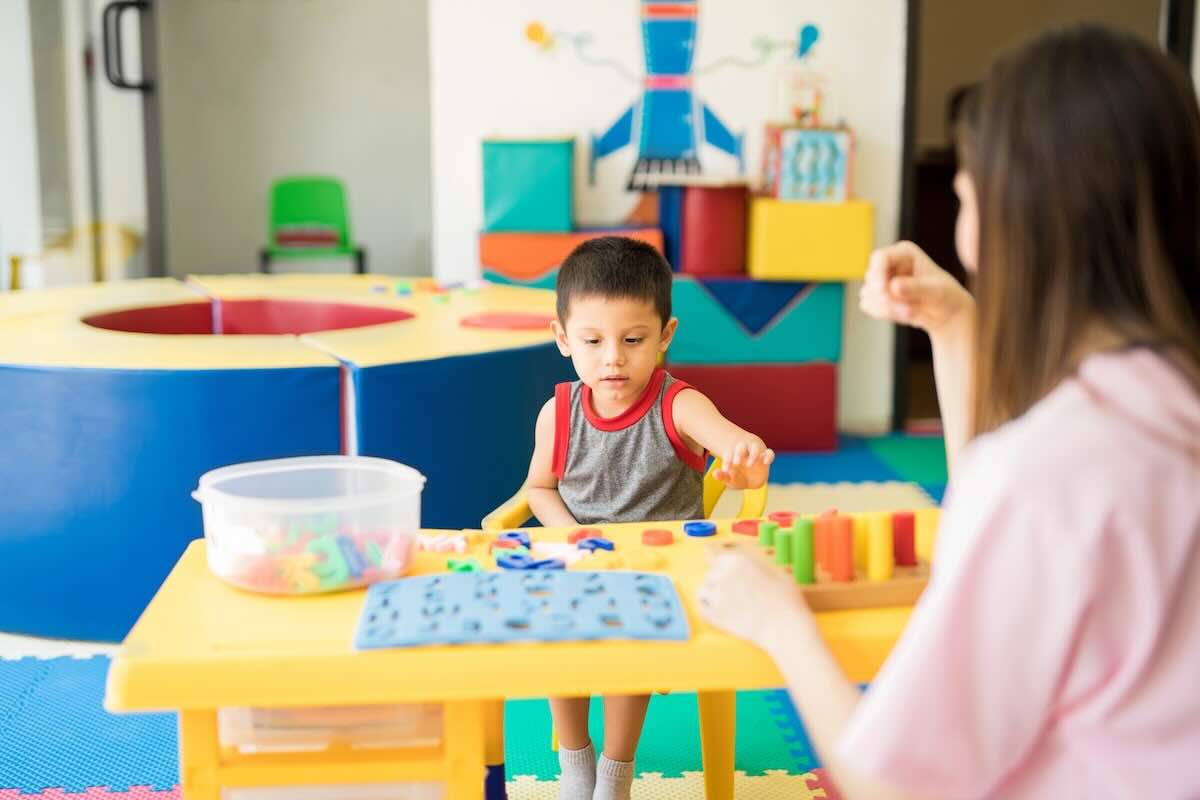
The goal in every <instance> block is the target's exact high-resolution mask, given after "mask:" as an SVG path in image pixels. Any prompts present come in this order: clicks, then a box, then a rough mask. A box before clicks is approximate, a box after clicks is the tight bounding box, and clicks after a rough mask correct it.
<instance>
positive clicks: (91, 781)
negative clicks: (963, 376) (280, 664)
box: [0, 435, 946, 800]
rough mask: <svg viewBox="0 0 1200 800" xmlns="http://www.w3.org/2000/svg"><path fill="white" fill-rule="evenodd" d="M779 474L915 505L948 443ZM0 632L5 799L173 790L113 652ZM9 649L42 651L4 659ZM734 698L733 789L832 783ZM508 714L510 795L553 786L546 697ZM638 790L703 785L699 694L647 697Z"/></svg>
mask: <svg viewBox="0 0 1200 800" xmlns="http://www.w3.org/2000/svg"><path fill="white" fill-rule="evenodd" d="M771 482H772V486H771V491H770V493H769V500H770V503H769V508H772V509H774V508H794V509H795V510H821V509H823V508H825V507H831V506H836V507H839V508H842V509H843V510H847V511H854V510H859V507H860V506H864V508H878V509H880V510H882V509H883V507H884V506H887V507H896V508H901V507H905V506H908V507H919V506H920V505H924V504H928V503H936V502H940V501H941V498H942V494H943V492H944V490H945V485H946V458H945V449H944V447H943V445H942V440H941V438H940V437H922V436H907V435H894V436H887V437H880V438H858V437H842V439H841V441H840V444H839V449H838V451H836V452H833V453H786V454H780V456H779V458H778V459H777V461H776V463H775V465H774V467H773V468H772V471H771ZM881 504H883V505H881ZM810 506H811V508H810ZM0 645H3V646H0V800H17V798H21V799H22V800H28V798H54V799H55V800H68V799H70V798H84V799H88V800H101V799H102V798H124V800H160V799H161V800H167V799H170V800H178V798H179V792H178V789H177V787H176V784H177V781H178V772H177V770H178V762H177V756H176V737H175V718H174V715H173V714H136V715H119V716H118V715H112V714H108V713H107V712H106V711H104V710H103V708H102V707H101V700H102V698H103V695H104V679H105V673H106V670H107V667H108V658H107V657H106V656H104V655H91V656H90V657H50V656H54V655H55V654H57V653H72V654H76V655H85V656H86V655H88V654H89V653H91V652H95V651H94V649H89V647H88V646H85V645H80V646H78V647H72V646H71V645H69V644H66V645H62V644H60V643H51V642H43V641H42V640H31V642H29V643H26V644H16V645H11V644H7V643H6V642H3V641H0ZM5 654H9V655H13V654H15V655H31V656H36V657H26V658H18V659H17V660H7V661H6V660H3V656H4V655H5ZM737 708H738V729H737V764H738V768H739V773H738V775H737V779H736V780H737V783H736V789H735V792H736V796H737V797H738V798H739V800H740V799H741V798H746V799H747V800H759V799H761V800H767V798H771V799H772V800H774V798H796V799H797V800H803V799H804V798H836V797H837V794H836V791H835V790H834V789H833V787H832V785H831V784H830V783H829V782H828V781H827V779H826V777H825V775H824V772H823V770H821V769H820V765H819V763H818V762H817V759H816V757H815V755H814V753H813V751H812V749H811V747H810V746H809V742H808V737H807V735H806V734H805V732H804V727H803V725H802V724H801V722H800V720H799V718H798V717H797V716H796V713H795V710H794V709H793V708H792V705H791V703H790V702H789V700H788V698H787V695H786V693H784V692H782V691H763V692H741V693H739V694H738V698H737ZM593 719H594V720H595V721H596V723H597V726H596V727H595V729H594V730H593V736H594V738H596V739H597V740H599V739H600V738H601V737H602V735H603V733H602V731H601V730H600V727H599V724H598V723H599V722H600V720H601V719H602V715H601V714H600V713H599V712H598V711H597V713H594V714H593ZM506 727H507V731H508V735H507V746H508V754H507V758H508V762H507V768H508V776H509V783H508V790H509V797H510V798H512V800H542V799H543V798H545V800H552V798H554V797H556V792H557V780H556V777H557V774H558V765H557V759H556V757H555V755H554V754H553V753H552V752H551V751H550V748H549V742H550V716H549V709H548V708H547V706H546V703H545V702H544V701H535V700H529V701H518V702H512V703H509V704H508V706H507V709H506ZM633 796H634V798H635V800H658V798H662V800H667V799H668V798H669V799H670V800H683V799H684V798H701V797H703V796H704V791H703V775H702V773H701V772H700V742H699V727H698V722H697V716H696V702H695V697H694V696H693V695H691V694H686V693H680V694H671V695H661V696H656V697H655V698H654V699H653V701H652V703H651V707H650V713H649V716H648V718H647V722H646V729H645V733H644V735H643V737H642V744H641V747H640V748H639V751H638V775H637V778H636V780H635V784H634V794H633Z"/></svg>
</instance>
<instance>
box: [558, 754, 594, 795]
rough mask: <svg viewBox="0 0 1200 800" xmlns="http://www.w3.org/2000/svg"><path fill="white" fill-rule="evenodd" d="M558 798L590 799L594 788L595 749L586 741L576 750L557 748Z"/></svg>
mask: <svg viewBox="0 0 1200 800" xmlns="http://www.w3.org/2000/svg"><path fill="white" fill-rule="evenodd" d="M558 766H559V768H560V769H561V774H560V775H559V776H558V800H592V792H593V791H594V790H595V788H596V749H595V748H594V747H592V743H591V742H588V746H587V747H581V748H580V749H578V750H568V749H567V748H565V747H561V746H560V747H559V748H558Z"/></svg>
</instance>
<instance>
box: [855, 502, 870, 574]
mask: <svg viewBox="0 0 1200 800" xmlns="http://www.w3.org/2000/svg"><path fill="white" fill-rule="evenodd" d="M869 530H870V526H869V525H868V524H867V515H866V514H855V515H854V566H855V568H856V569H858V570H860V571H862V572H866V571H867V533H868V531H869Z"/></svg>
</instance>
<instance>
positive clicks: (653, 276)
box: [555, 236, 671, 326]
mask: <svg viewBox="0 0 1200 800" xmlns="http://www.w3.org/2000/svg"><path fill="white" fill-rule="evenodd" d="M555 290H556V291H557V292H558V319H559V321H560V322H561V323H563V324H564V325H565V324H566V322H567V315H568V313H569V312H570V310H571V299H572V298H574V297H588V296H593V297H596V296H598V297H628V298H631V299H634V300H649V301H650V302H652V303H654V310H655V311H657V312H658V316H659V318H660V319H661V320H662V324H663V325H664V326H665V325H666V324H667V322H668V321H670V319H671V267H670V266H669V265H668V264H667V260H666V259H665V258H663V257H662V254H661V253H659V252H658V251H657V250H655V249H654V247H653V246H652V245H649V244H646V243H645V242H639V241H638V240H637V239H630V238H628V237H625V236H601V237H599V238H596V239H589V240H588V241H586V242H584V243H583V244H581V245H579V246H578V247H576V248H575V249H574V250H572V251H571V254H570V255H569V256H567V259H566V260H565V261H564V262H563V265H562V268H561V269H559V271H558V281H557V283H556V284H555Z"/></svg>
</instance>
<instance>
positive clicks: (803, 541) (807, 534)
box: [792, 519, 815, 583]
mask: <svg viewBox="0 0 1200 800" xmlns="http://www.w3.org/2000/svg"><path fill="white" fill-rule="evenodd" d="M792 530H793V532H794V533H793V536H792V575H793V576H794V577H795V578H796V583H813V582H814V577H815V576H814V575H813V521H812V520H811V519H797V520H796V522H795V524H793V526H792Z"/></svg>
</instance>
